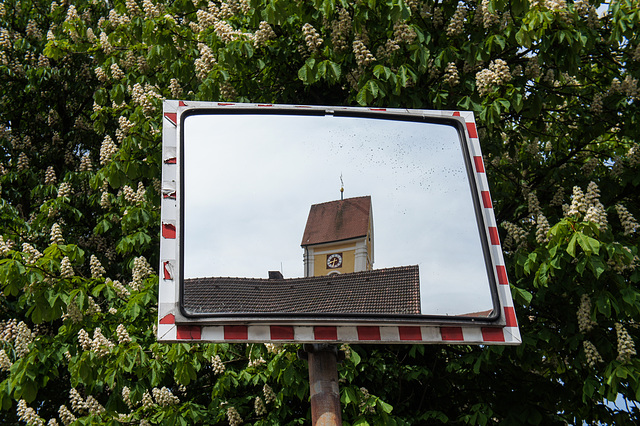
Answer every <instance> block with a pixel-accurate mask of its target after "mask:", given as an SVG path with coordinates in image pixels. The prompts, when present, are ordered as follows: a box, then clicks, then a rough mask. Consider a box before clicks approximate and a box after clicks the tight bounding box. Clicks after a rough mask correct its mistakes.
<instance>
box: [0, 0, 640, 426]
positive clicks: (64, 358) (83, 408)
mask: <svg viewBox="0 0 640 426" xmlns="http://www.w3.org/2000/svg"><path fill="white" fill-rule="evenodd" d="M598 6H600V5H599V2H598V1H589V0H575V1H571V0H534V1H527V0H511V1H507V0H480V1H476V0H469V1H461V2H456V1H449V0H443V1H434V0H358V1H356V2H347V1H339V0H309V1H302V0H226V1H224V2H219V1H211V2H208V1H206V0H193V1H191V0H173V1H172V0H157V1H153V0H144V1H140V0H126V1H125V0H110V1H106V0H92V1H88V0H79V1H68V0H59V2H51V1H44V0H22V1H19V0H6V1H4V2H3V3H0V81H1V84H0V102H1V108H0V184H1V187H2V191H1V193H0V197H1V198H0V235H1V237H2V239H1V240H0V284H1V286H2V291H3V292H2V296H1V297H0V305H1V308H0V318H1V319H2V330H1V334H0V347H1V351H0V369H1V371H0V380H1V382H0V405H1V407H2V411H0V421H1V422H2V423H5V424H11V423H18V424H24V423H28V424H45V423H47V424H52V425H53V424H65V425H68V424H72V423H73V422H74V421H75V422H76V424H119V423H120V424H164V423H166V424H195V423H199V424H227V423H228V424H234V425H235V424H239V423H240V421H243V422H244V423H245V424H254V425H266V424H303V423H308V421H309V418H310V413H309V403H308V398H309V390H308V381H307V380H308V379H307V370H306V365H305V363H304V361H300V360H298V359H297V357H296V350H297V347H296V346H294V345H287V346H284V347H275V346H269V345H224V344H220V345H214V344H206V345H205V344H203V345H189V344H175V345H160V344H157V343H155V335H154V330H155V327H156V325H155V324H156V321H157V319H156V311H155V306H156V303H157V299H156V295H157V290H156V288H157V274H156V271H155V265H157V264H158V254H157V253H158V250H157V247H158V234H159V232H158V231H159V223H158V218H159V201H160V194H159V190H160V188H159V176H160V161H161V149H160V144H161V135H160V132H161V123H162V120H161V102H162V99H165V98H166V99H170V98H173V99H176V98H181V99H186V100H221V101H237V102H243V101H246V102H273V103H291V104H295V103H308V104H324V105H358V104H359V105H375V106H385V107H407V108H426V109H439V108H442V109H462V110H472V111H474V112H475V113H476V118H477V120H478V123H479V126H480V138H481V139H480V140H481V143H482V145H483V150H484V153H485V158H484V160H485V165H486V167H487V172H488V176H489V178H490V180H491V182H490V184H491V187H492V192H493V197H494V203H495V210H496V214H497V217H498V221H499V223H502V229H501V237H502V240H503V242H504V246H505V249H506V251H507V253H506V255H507V264H508V266H509V275H510V278H511V282H512V284H511V286H512V291H513V293H514V295H515V301H516V304H517V307H516V313H517V314H518V320H519V324H520V327H521V331H522V333H523V339H524V341H523V344H522V345H521V346H519V347H509V348H505V347H467V346H380V347H378V346H353V347H351V348H344V349H345V350H346V352H347V355H348V359H347V360H346V361H345V362H344V363H343V364H342V365H341V366H340V378H341V379H340V381H341V399H342V405H343V419H344V421H345V423H346V424H354V425H355V424H357V425H365V424H398V425H403V424H447V423H448V424H480V425H484V424H497V423H501V424H545V425H546V424H567V423H569V424H583V423H585V422H586V423H588V424H595V423H597V422H600V423H602V424H614V423H615V424H620V425H624V424H637V422H638V418H639V417H640V413H639V411H638V406H637V401H638V400H639V398H640V362H639V360H638V358H637V356H636V349H635V341H637V340H638V338H639V337H640V331H639V329H638V321H639V320H640V294H639V293H638V289H637V283H638V280H639V278H640V276H639V274H638V271H637V265H638V257H637V254H638V232H637V228H638V225H637V222H636V220H635V219H634V215H636V216H637V214H638V212H639V210H640V202H639V201H640V200H639V197H638V184H639V183H640V173H638V162H639V161H640V146H639V144H638V133H639V131H640V130H639V129H640V126H639V123H638V120H639V110H638V99H639V98H638V96H639V93H640V92H639V91H638V90H639V89H638V78H639V75H640V38H639V37H640V36H639V35H638V34H640V31H638V29H639V28H638V21H639V20H640V9H639V5H638V3H637V2H635V1H632V0H614V1H612V2H611V4H609V5H608V6H605V7H604V8H601V9H600V11H599V12H598V11H597V10H596V8H597V7H598ZM149 265H154V267H153V268H151V267H150V266H149ZM612 401H617V402H616V404H614V403H612Z"/></svg>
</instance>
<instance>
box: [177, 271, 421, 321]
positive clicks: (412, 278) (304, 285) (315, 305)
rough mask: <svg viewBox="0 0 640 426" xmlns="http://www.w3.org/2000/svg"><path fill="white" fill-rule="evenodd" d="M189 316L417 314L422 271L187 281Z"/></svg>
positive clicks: (185, 293)
mask: <svg viewBox="0 0 640 426" xmlns="http://www.w3.org/2000/svg"><path fill="white" fill-rule="evenodd" d="M183 306H184V308H185V310H186V311H187V312H189V313H194V314H196V313H338V314H419V313H420V277H419V272H418V266H417V265H414V266H400V267H396V268H388V269H377V270H373V271H363V272H354V273H350V274H334V275H327V276H322V277H305V278H289V279H260V278H229V277H213V278H193V279H188V280H185V281H184V293H183Z"/></svg>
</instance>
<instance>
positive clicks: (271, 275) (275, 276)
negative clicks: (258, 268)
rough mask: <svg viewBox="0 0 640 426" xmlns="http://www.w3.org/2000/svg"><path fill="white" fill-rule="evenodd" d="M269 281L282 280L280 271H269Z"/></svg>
mask: <svg viewBox="0 0 640 426" xmlns="http://www.w3.org/2000/svg"><path fill="white" fill-rule="evenodd" d="M269 279H270V280H282V279H284V277H283V276H282V272H280V271H269Z"/></svg>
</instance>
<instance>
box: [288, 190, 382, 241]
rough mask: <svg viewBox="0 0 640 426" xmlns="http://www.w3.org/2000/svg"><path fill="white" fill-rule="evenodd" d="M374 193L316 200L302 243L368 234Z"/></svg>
mask: <svg viewBox="0 0 640 426" xmlns="http://www.w3.org/2000/svg"><path fill="white" fill-rule="evenodd" d="M370 214H371V196H369V195H367V196H364V197H354V198H347V199H346V200H337V201H329V202H327V203H321V204H314V205H312V206H311V210H309V217H308V219H307V225H306V227H305V229H304V234H303V236H302V243H300V245H301V246H303V247H304V246H308V245H313V244H321V243H326V242H329V241H342V240H349V239H351V238H358V237H364V236H365V235H367V232H368V230H369V216H370Z"/></svg>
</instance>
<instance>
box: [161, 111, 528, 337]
mask: <svg viewBox="0 0 640 426" xmlns="http://www.w3.org/2000/svg"><path fill="white" fill-rule="evenodd" d="M274 106H275V105H271V104H234V103H218V102H192V101H165V102H164V111H163V114H164V126H163V134H162V160H163V164H162V212H161V243H160V265H159V266H160V268H159V272H160V274H159V281H160V283H159V296H158V341H160V342H189V341H199V342H258V343H259V342H275V343H314V342H324V343H332V342H335V343H342V342H344V343H358V342H359V343H387V344H390V343H418V344H428V343H430V344H438V343H440V344H483V345H485V344H486V345H490V344H497V345H517V344H520V343H521V337H520V331H519V329H518V324H517V320H516V314H515V310H514V307H513V299H512V297H511V290H510V287H509V281H508V278H507V273H506V268H505V266H504V259H503V254H502V248H501V246H500V240H499V237H498V229H497V225H496V221H495V216H494V212H493V203H492V200H491V195H490V192H489V185H488V181H487V176H486V173H485V167H484V162H483V160H482V152H481V150H480V143H479V140H478V131H477V127H476V123H475V119H474V115H473V112H467V111H433V110H401V109H384V108H347V107H311V106H302V105H297V106H287V105H277V107H278V108H284V109H287V108H291V109H297V108H321V109H323V110H333V111H335V110H355V111H376V112H381V113H384V112H389V113H405V114H406V113H410V114H416V115H420V116H432V117H456V116H457V117H461V118H462V119H463V120H464V122H465V125H466V131H467V136H468V138H469V139H468V140H469V144H468V146H469V150H470V153H469V154H470V156H471V158H472V159H473V167H474V175H475V176H474V178H475V181H476V187H477V190H478V199H479V200H481V201H482V215H483V219H484V220H483V223H485V224H486V226H487V229H486V235H487V239H488V240H489V241H488V243H489V247H490V256H491V260H492V264H493V265H495V268H494V271H493V272H494V276H495V281H496V283H497V289H498V292H497V293H498V300H499V305H500V308H501V313H500V314H501V318H500V319H499V321H497V322H496V324H499V325H480V324H469V325H454V326H448V325H416V326H413V325H373V326H372V325H358V324H357V323H354V324H348V325H300V324H286V323H281V322H278V323H277V324H264V323H256V324H247V325H237V324H231V323H229V324H216V325H208V324H205V325H201V324H199V323H197V322H195V321H194V322H191V323H190V322H189V321H182V320H180V318H182V316H181V314H180V308H179V285H178V277H177V276H176V274H177V273H178V272H177V271H179V270H180V268H179V264H178V262H179V261H180V256H179V244H178V242H179V238H180V235H179V232H180V227H179V226H178V224H179V223H180V206H179V204H178V203H179V197H177V196H176V195H177V190H178V188H179V187H180V185H179V178H180V177H179V172H178V170H179V161H180V159H179V156H178V151H179V145H178V144H179V142H180V141H179V134H180V115H181V113H182V112H184V111H186V110H189V109H193V108H209V109H211V108H218V107H224V108H236V107H237V108H269V107H274ZM176 318H178V319H179V320H178V321H176Z"/></svg>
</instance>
